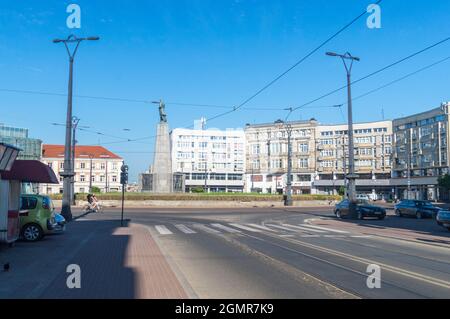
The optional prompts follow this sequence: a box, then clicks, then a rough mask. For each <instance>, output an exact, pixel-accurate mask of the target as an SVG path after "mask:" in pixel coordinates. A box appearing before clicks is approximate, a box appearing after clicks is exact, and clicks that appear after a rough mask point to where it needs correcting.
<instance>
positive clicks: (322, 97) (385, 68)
mask: <svg viewBox="0 0 450 319" xmlns="http://www.w3.org/2000/svg"><path fill="white" fill-rule="evenodd" d="M449 40H450V37H447V38H445V39H443V40H441V41H439V42H436V43H434V44H432V45H430V46H427V47H426V48H424V49H421V50H419V51H417V52H414V53H413V54H410V55H408V56H406V57H404V58H402V59H400V60H397V61H395V62H393V63H391V64H389V65H387V66H385V67H382V68H381V69H378V70H376V71H374V72H372V73H369V74H367V75H365V76H363V77H362V78H359V79H357V80H355V81H353V82H352V83H351V84H352V85H353V84H356V83H359V82H361V81H363V80H366V79H368V78H370V77H372V76H374V75H376V74H379V73H381V72H383V71H385V70H387V69H390V68H392V67H394V66H396V65H398V64H400V63H402V62H405V61H407V60H409V59H412V58H413V57H415V56H417V55H419V54H421V53H424V52H426V51H428V50H431V49H433V48H435V47H436V46H438V45H440V44H443V43H445V42H447V41H449ZM345 88H347V85H344V86H341V87H340V88H337V89H335V90H332V91H330V92H328V93H326V94H324V95H321V96H319V97H318V98H315V99H313V100H311V101H309V102H307V103H304V104H302V105H300V106H298V107H297V108H296V109H294V111H296V110H298V109H300V108H302V107H304V106H307V105H310V104H313V103H315V102H317V101H320V100H322V99H324V98H326V97H328V96H330V95H333V94H335V93H337V92H339V91H341V90H343V89H345Z"/></svg>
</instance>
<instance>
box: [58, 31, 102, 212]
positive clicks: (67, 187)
mask: <svg viewBox="0 0 450 319" xmlns="http://www.w3.org/2000/svg"><path fill="white" fill-rule="evenodd" d="M84 40H88V41H95V40H99V37H88V38H77V37H76V36H75V35H70V36H69V37H68V38H67V39H55V40H53V43H64V46H65V48H66V50H67V54H68V55H69V86H68V94H67V115H66V141H65V148H64V172H63V173H62V174H61V176H62V177H63V200H62V209H61V214H62V215H63V216H64V218H66V219H67V220H69V221H70V220H72V211H71V208H70V203H71V184H72V177H73V175H74V173H73V171H72V165H71V160H72V145H71V144H72V90H73V61H74V59H75V55H76V53H77V51H78V47H79V45H80V43H81V42H82V41H84ZM70 43H74V44H75V49H74V50H73V51H71V50H70V48H69V44H70Z"/></svg>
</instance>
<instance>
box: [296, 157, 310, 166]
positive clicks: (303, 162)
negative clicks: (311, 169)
mask: <svg viewBox="0 0 450 319" xmlns="http://www.w3.org/2000/svg"><path fill="white" fill-rule="evenodd" d="M308 166H309V161H308V159H307V158H300V159H299V160H298V167H300V168H308Z"/></svg>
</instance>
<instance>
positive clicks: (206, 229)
mask: <svg viewBox="0 0 450 319" xmlns="http://www.w3.org/2000/svg"><path fill="white" fill-rule="evenodd" d="M193 226H194V227H195V228H197V229H200V230H203V231H205V232H207V233H210V234H221V232H220V231H218V230H217V229H214V228H210V227H207V226H205V225H203V224H194V225H193Z"/></svg>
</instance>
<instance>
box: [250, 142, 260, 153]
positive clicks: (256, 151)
mask: <svg viewBox="0 0 450 319" xmlns="http://www.w3.org/2000/svg"><path fill="white" fill-rule="evenodd" d="M259 151H260V146H259V144H254V145H252V154H259Z"/></svg>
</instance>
